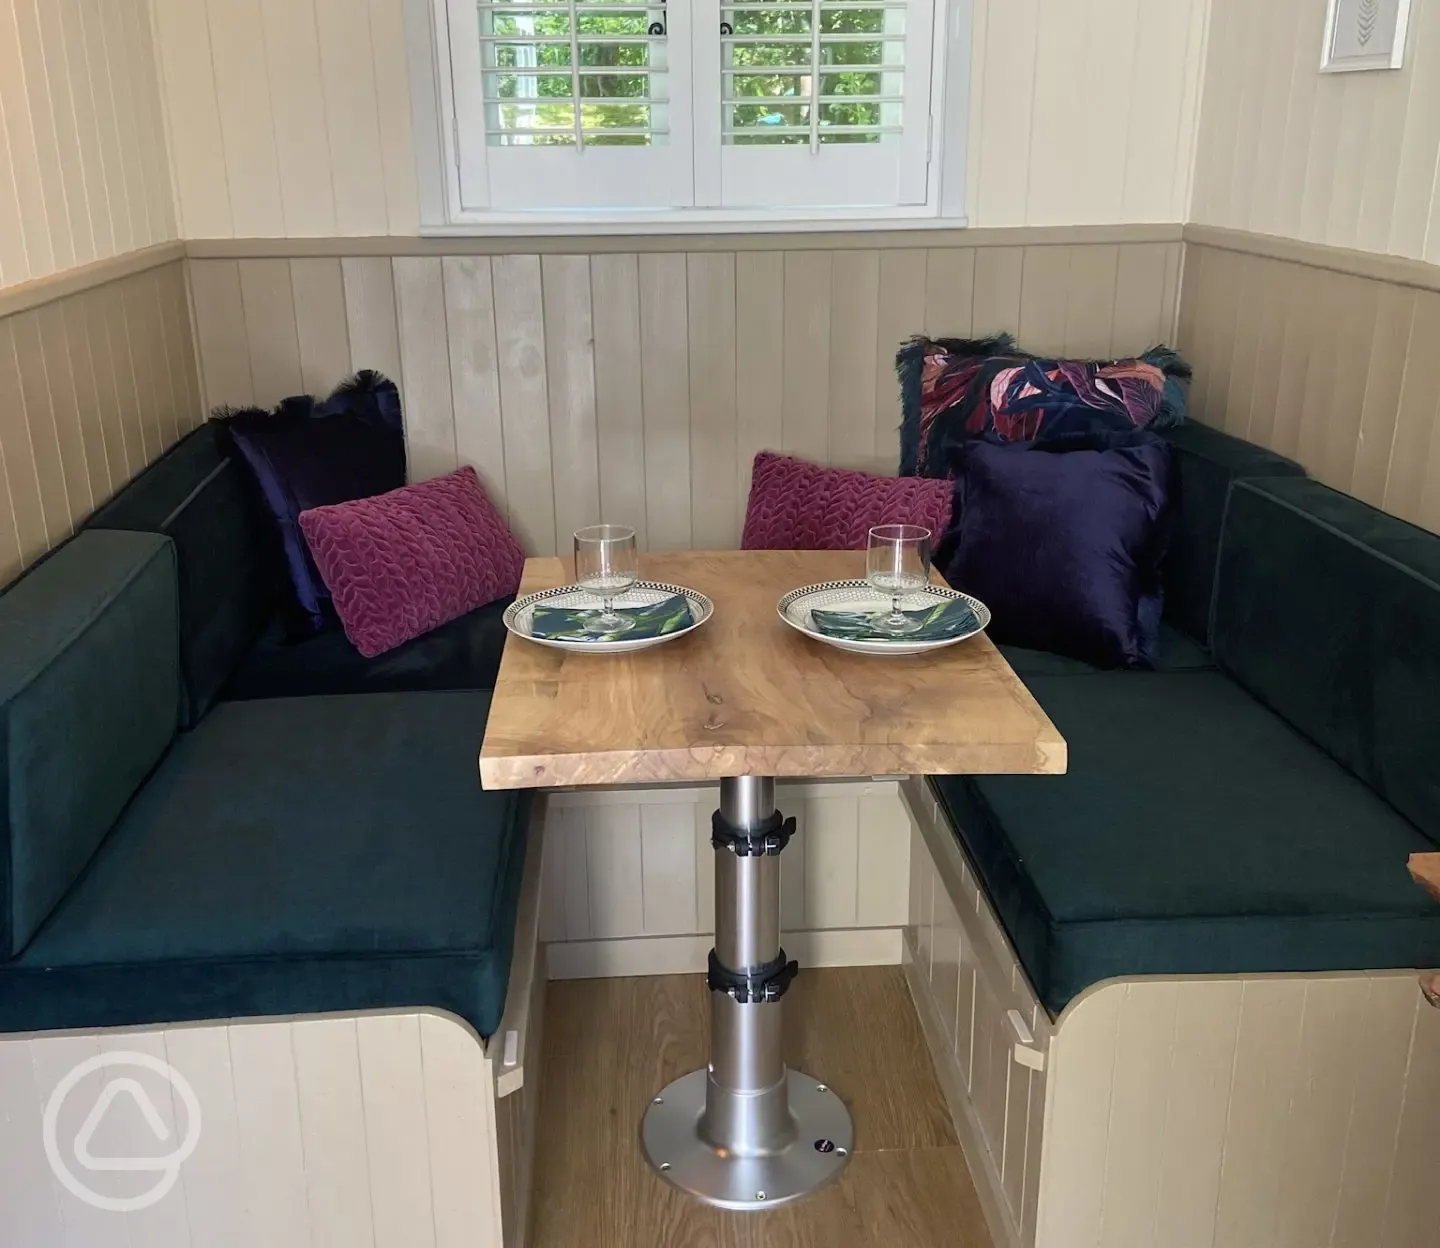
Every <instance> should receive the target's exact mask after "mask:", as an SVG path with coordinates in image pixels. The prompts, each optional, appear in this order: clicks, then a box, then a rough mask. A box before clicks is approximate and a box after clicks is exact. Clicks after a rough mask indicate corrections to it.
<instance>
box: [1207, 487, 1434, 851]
mask: <svg viewBox="0 0 1440 1248" xmlns="http://www.w3.org/2000/svg"><path fill="white" fill-rule="evenodd" d="M1215 657H1216V659H1217V661H1218V662H1219V663H1220V665H1221V667H1223V668H1224V669H1225V670H1227V671H1229V672H1230V673H1232V674H1233V675H1234V676H1235V678H1236V679H1237V680H1239V681H1240V682H1241V683H1242V684H1244V685H1245V687H1246V688H1248V689H1249V690H1250V691H1251V692H1253V693H1254V694H1256V695H1257V696H1258V697H1259V698H1261V699H1262V700H1263V701H1264V702H1265V703H1266V704H1267V705H1269V706H1271V707H1273V708H1274V709H1275V710H1276V711H1278V712H1279V713H1280V714H1281V715H1283V716H1284V717H1285V718H1286V719H1287V720H1288V721H1289V722H1290V723H1291V724H1293V725H1294V726H1295V727H1296V728H1298V729H1299V730H1300V731H1301V732H1303V733H1304V734H1305V735H1306V736H1308V737H1309V738H1310V739H1311V740H1313V741H1315V742H1317V743H1318V744H1319V745H1320V746H1321V747H1322V748H1324V749H1325V750H1326V751H1327V752H1328V753H1329V754H1331V755H1332V756H1333V757H1334V758H1336V759H1338V760H1339V761H1340V762H1342V763H1343V764H1344V765H1345V766H1346V767H1348V768H1349V769H1350V770H1351V771H1353V772H1354V773H1355V774H1356V775H1357V776H1359V777H1360V778H1361V779H1363V780H1364V781H1365V782H1366V783H1367V784H1369V785H1370V786H1371V787H1372V788H1374V789H1375V790H1376V791H1377V792H1378V793H1380V794H1381V795H1382V796H1384V797H1385V798H1387V799H1388V800H1389V801H1390V802H1391V803H1393V804H1394V805H1395V807H1396V808H1397V809H1398V810H1400V811H1401V812H1402V813H1403V814H1405V815H1407V816H1408V817H1409V818H1410V819H1412V820H1414V821H1415V823H1417V824H1418V825H1419V826H1420V827H1421V828H1423V829H1424V830H1425V831H1426V832H1428V833H1429V834H1430V835H1431V836H1435V837H1437V838H1440V537H1437V536H1436V535H1435V534H1433V533H1427V532H1425V531H1424V530H1423V529H1417V528H1416V527H1415V526H1414V525H1410V524H1406V523H1405V522H1404V521H1403V520H1397V519H1396V518H1395V517H1394V516H1389V515H1386V514H1385V513H1384V512H1380V511H1376V510H1375V508H1373V507H1369V506H1367V505H1366V504H1365V503H1362V502H1360V501H1359V500H1357V499H1354V498H1351V497H1350V496H1349V495H1346V494H1340V493H1338V492H1336V491H1335V490H1332V489H1329V488H1328V487H1326V486H1323V485H1321V484H1320V483H1319V482H1318V481H1311V480H1309V479H1308V478H1286V479H1274V480H1259V481H1243V482H1239V483H1238V484H1237V485H1236V486H1235V489H1234V490H1233V491H1232V493H1231V496H1230V509H1229V512H1228V514H1227V516H1226V519H1225V536H1224V541H1223V543H1222V546H1221V552H1220V569H1219V573H1218V575H1217V578H1216V589H1215Z"/></svg>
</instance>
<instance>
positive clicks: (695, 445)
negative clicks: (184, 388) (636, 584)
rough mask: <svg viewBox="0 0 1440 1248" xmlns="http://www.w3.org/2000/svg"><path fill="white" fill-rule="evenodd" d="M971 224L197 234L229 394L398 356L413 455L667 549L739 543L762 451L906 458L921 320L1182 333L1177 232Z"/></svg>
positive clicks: (275, 391) (210, 383) (1077, 332)
mask: <svg viewBox="0 0 1440 1248" xmlns="http://www.w3.org/2000/svg"><path fill="white" fill-rule="evenodd" d="M1121 232H1122V233H1124V234H1126V235H1129V236H1134V235H1137V234H1138V235H1140V236H1141V237H1143V236H1144V235H1145V234H1146V233H1151V234H1154V235H1156V236H1157V237H1162V238H1163V237H1164V235H1165V234H1166V233H1170V232H1171V231H1168V230H1166V229H1164V228H1163V227H1162V228H1159V229H1154V228H1150V227H1128V228H1127V229H1125V230H1123V231H1121ZM1032 237H1033V235H1032ZM966 239H967V236H966V235H965V234H964V232H962V231H949V232H946V233H945V234H944V235H943V236H942V237H941V238H932V239H930V240H923V239H922V238H918V237H914V236H911V235H909V234H884V235H872V236H869V237H868V238H856V237H855V236H829V235H822V236H812V237H809V238H806V239H804V240H799V239H797V240H795V245H794V246H793V247H792V246H790V245H789V244H790V241H791V240H790V239H788V238H787V239H785V240H778V239H776V238H774V237H770V238H768V239H767V238H763V237H762V238H750V239H735V240H734V242H735V243H736V244H742V243H743V244H744V245H745V246H747V247H749V248H751V250H728V249H726V250H717V249H716V247H717V245H724V246H726V247H727V248H728V245H729V244H730V243H731V240H730V239H728V238H725V239H715V238H709V239H695V240H685V241H687V242H688V244H689V246H690V247H691V248H692V249H691V250H688V251H663V252H661V251H655V250H653V245H654V240H643V241H645V242H646V243H648V244H650V245H651V247H652V249H651V250H645V251H640V252H639V253H638V254H637V253H636V252H635V251H615V250H613V247H614V246H615V245H619V246H635V245H636V243H635V242H628V241H626V240H606V239H580V240H565V241H563V242H561V243H557V244H555V245H554V246H555V248H557V250H555V251H552V252H551V253H550V254H496V255H447V256H436V255H404V254H399V255H395V256H384V255H354V256H338V257H337V256H317V257H303V258H302V257H297V258H293V259H289V260H287V259H284V258H279V257H276V258H257V259H248V258H247V259H241V260H233V259H200V258H196V259H192V260H191V261H190V274H191V282H192V289H193V293H194V301H195V320H196V330H197V338H198V344H199V351H200V360H201V365H202V372H203V375H204V383H205V393H206V399H207V402H208V403H209V404H210V405H211V406H212V407H213V406H215V405H218V404H245V403H260V404H262V405H267V406H268V405H270V404H273V403H275V402H276V401H277V400H279V399H280V398H282V397H284V396H285V395H289V394H296V393H300V392H301V391H302V390H304V391H311V392H320V393H323V392H325V391H327V390H328V389H329V388H330V387H331V386H332V385H334V383H335V382H336V381H337V380H339V379H340V378H341V377H342V376H344V375H345V374H346V373H348V372H349V371H350V370H351V369H352V368H377V369H379V370H381V371H382V372H384V373H386V374H387V375H389V376H391V377H393V378H395V380H396V381H397V382H399V384H400V386H401V390H402V393H403V394H404V396H405V418H406V439H407V443H408V447H409V455H410V472H411V475H412V476H413V477H414V478H416V479H423V478H427V477H431V476H435V475H437V474H438V473H443V472H449V471H453V470H454V469H455V468H456V467H457V465H459V464H473V465H474V466H475V468H476V470H477V471H478V472H479V473H480V475H481V478H482V479H483V480H484V482H485V485H486V488H487V490H489V491H490V493H491V496H492V497H494V498H495V499H497V501H499V502H500V504H501V505H502V506H504V507H505V508H506V509H507V514H508V519H509V521H510V524H511V525H512V527H513V528H514V529H515V531H516V533H517V534H518V535H519V537H520V539H521V541H522V543H523V544H524V546H525V548H526V550H527V552H529V553H530V554H552V553H554V552H555V551H556V550H557V549H558V548H565V549H568V541H569V535H570V534H571V533H572V532H573V531H574V530H575V529H577V528H579V527H581V526H582V525H586V524H593V523H596V522H597V521H600V520H608V521H612V522H616V523H624V524H633V525H634V526H635V528H636V530H637V532H638V533H639V536H640V540H641V541H642V543H644V544H645V545H646V546H648V547H649V548H651V549H681V550H683V549H702V550H703V549H711V550H714V549H733V548H734V547H736V546H738V545H739V544H740V533H741V527H742V523H743V519H744V514H745V502H746V498H747V496H748V494H749V490H750V464H751V461H752V460H753V458H754V456H755V453H756V452H757V451H760V450H767V449H768V450H778V451H784V452H786V453H789V454H794V455H799V456H802V457H804V458H806V459H810V460H812V461H817V462H820V463H830V464H835V465H838V466H843V467H847V468H864V469H870V470H872V471H878V472H884V473H889V472H893V471H895V466H896V462H897V460H898V458H899V432H898V430H899V424H900V403H899V383H898V382H897V380H896V378H895V350H896V348H897V347H898V346H899V345H900V344H901V343H902V342H903V341H904V340H905V339H906V338H907V337H909V336H910V335H911V334H914V333H916V332H920V331H925V332H929V333H931V334H936V335H958V336H965V335H968V334H970V333H972V332H975V333H986V332H994V331H996V330H1001V329H1008V330H1011V331H1015V330H1018V332H1019V334H1020V336H1021V340H1022V341H1023V342H1025V343H1026V344H1027V345H1031V346H1033V347H1034V349H1036V350H1042V351H1043V350H1054V351H1066V352H1069V353H1070V354H1085V355H1088V354H1100V355H1104V354H1110V353H1113V354H1121V355H1123V354H1127V353H1131V354H1133V353H1137V352H1140V351H1143V350H1144V349H1145V348H1147V347H1150V346H1153V345H1154V344H1155V343H1156V342H1160V341H1164V340H1167V339H1169V338H1171V337H1173V334H1174V328H1175V307H1176V300H1177V297H1178V292H1179V278H1180V244H1179V243H1178V242H1173V241H1134V242H1128V241H1127V242H1121V243H1111V242H1096V243H1086V244H1079V245H1074V246H1070V245H1061V244H1046V245H1031V246H998V247H997V246H967V245H965V243H966ZM535 241H536V242H537V243H538V242H539V241H541V240H535ZM636 241H639V240H636ZM681 241H682V240H676V242H677V243H679V242H681ZM782 241H783V243H784V249H783V250H780V249H778V248H777V246H776V244H777V243H780V242H782ZM921 241H929V242H930V244H931V245H930V246H929V247H921V246H915V245H912V242H914V243H918V242H921ZM942 241H943V242H944V243H946V244H949V245H943V246H942V245H941V243H942ZM872 242H873V243H874V244H875V245H874V246H858V247H857V246H856V245H855V244H857V243H872ZM836 243H839V244H841V245H840V246H839V247H835V248H834V249H832V245H833V244H836ZM341 245H342V246H343V244H341ZM387 246H388V245H387ZM506 246H509V244H505V243H501V244H497V250H503V249H504V248H505V247H506ZM561 247H564V248H568V249H574V250H571V251H568V252H565V253H561V252H560V251H559V250H558V248H561ZM580 249H584V250H580Z"/></svg>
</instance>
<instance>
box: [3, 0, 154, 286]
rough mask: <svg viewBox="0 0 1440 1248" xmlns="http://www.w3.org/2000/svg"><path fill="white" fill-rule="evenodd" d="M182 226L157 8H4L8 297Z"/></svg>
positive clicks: (131, 0) (39, 0) (66, 1)
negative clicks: (153, 21) (158, 53)
mask: <svg viewBox="0 0 1440 1248" xmlns="http://www.w3.org/2000/svg"><path fill="white" fill-rule="evenodd" d="M175 225H176V223H175V210H174V203H173V196H172V194H171V190H170V169H169V161H168V158H167V155H166V144H165V124H164V120H163V114H162V106H161V99H160V81H159V75H158V73H157V69H156V62H155V42H154V38H153V35H152V32H151V26H150V9H149V5H148V3H147V0H0V287H5V286H13V285H16V284H17V283H19V282H24V281H31V280H34V279H36V278H41V277H46V276H48V275H49V274H51V273H57V272H60V271H62V270H65V269H70V268H75V267H77V266H79V265H85V264H90V263H92V262H94V261H96V260H105V259H108V258H109V257H111V256H118V255H121V254H123V253H125V252H127V251H134V250H137V249H139V248H141V247H148V246H150V245H152V244H154V243H162V242H168V241H169V240H171V239H174V238H177V237H178V234H177V233H176V228H175Z"/></svg>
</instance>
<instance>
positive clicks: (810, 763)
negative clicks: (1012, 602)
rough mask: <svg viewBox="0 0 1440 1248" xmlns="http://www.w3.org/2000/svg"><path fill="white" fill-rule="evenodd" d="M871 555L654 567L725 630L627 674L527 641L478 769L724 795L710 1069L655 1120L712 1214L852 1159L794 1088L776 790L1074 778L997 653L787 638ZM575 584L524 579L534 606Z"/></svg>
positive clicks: (805, 554)
mask: <svg viewBox="0 0 1440 1248" xmlns="http://www.w3.org/2000/svg"><path fill="white" fill-rule="evenodd" d="M864 565H865V558H864V555H863V553H855V552H828V551H725V552H718V553H712V552H704V553H694V552H686V553H667V554H652V555H648V556H645V557H643V558H642V560H641V569H640V571H641V576H642V577H644V578H645V579H647V580H655V581H667V582H670V583H672V584H679V585H685V586H688V587H690V588H693V589H698V590H700V591H701V592H702V593H704V594H707V595H708V596H709V597H710V598H711V600H712V601H713V602H714V603H715V614H714V617H713V618H712V619H711V620H710V621H709V623H707V624H706V625H705V626H704V627H703V628H700V629H697V630H696V631H695V632H694V633H692V634H690V635H689V636H687V637H684V638H682V639H679V640H677V641H674V642H669V643H666V644H664V645H661V646H656V647H654V648H652V649H649V650H642V651H638V652H635V653H632V654H627V655H598V654H597V655H586V654H572V653H567V652H564V651H559V650H554V649H551V648H548V647H545V646H539V645H535V644H533V643H530V642H526V641H524V640H521V639H518V638H515V637H513V636H512V637H510V638H507V640H506V645H505V655H504V659H503V661H502V662H501V665H500V675H499V677H498V679H497V682H496V686H495V694H494V699H493V701H492V703H491V707H490V719H489V724H488V726H487V728H486V732H485V741H484V744H483V746H482V748H481V751H480V776H481V781H482V783H483V785H484V787H485V788H486V789H506V788H552V787H557V786H576V785H578V786H583V785H624V784H636V785H655V784H667V783H673V782H694V781H697V780H718V781H719V782H720V809H719V810H718V811H716V812H715V818H714V824H713V828H714V835H713V837H712V843H713V845H714V847H715V947H714V948H713V949H712V950H711V952H710V973H709V981H710V988H711V993H710V1002H711V1018H712V1024H713V1026H712V1041H711V1057H710V1062H709V1065H708V1067H707V1068H706V1069H704V1070H697V1071H693V1072H692V1073H690V1074H688V1075H685V1076H683V1077H682V1078H680V1079H678V1080H676V1081H675V1082H674V1083H672V1084H670V1085H669V1086H668V1087H665V1088H663V1089H661V1090H660V1091H659V1094H658V1095H657V1096H656V1097H655V1099H654V1102H653V1103H652V1104H651V1105H650V1107H649V1108H648V1110H647V1111H646V1113H645V1118H644V1122H643V1125H642V1132H641V1136H642V1142H643V1145H644V1148H645V1151H646V1154H647V1156H648V1158H649V1160H650V1164H651V1165H652V1166H654V1167H655V1169H656V1170H657V1171H659V1172H660V1173H661V1175H662V1176H663V1177H664V1178H666V1179H667V1180H669V1181H670V1182H671V1183H674V1184H675V1185H676V1186H677V1187H680V1188H682V1189H683V1190H685V1191H687V1192H690V1193H691V1194H693V1195H694V1196H697V1197H699V1198H700V1199H702V1200H705V1201H708V1202H710V1203H712V1204H716V1205H721V1206H723V1207H725V1208H731V1209H753V1208H762V1207H768V1206H771V1205H776V1204H781V1203H784V1202H786V1201H790V1200H795V1199H798V1198H799V1197H801V1196H803V1195H805V1194H807V1193H808V1192H811V1191H814V1190H815V1189H816V1188H818V1187H820V1186H821V1185H822V1184H824V1183H826V1182H828V1181H829V1180H830V1179H832V1178H834V1177H835V1176H836V1175H837V1174H838V1173H839V1172H840V1170H841V1169H842V1168H843V1167H844V1165H845V1162H846V1159H847V1158H848V1156H849V1153H850V1150H851V1147H852V1142H853V1141H852V1131H851V1124H850V1115H849V1113H848V1111H847V1110H846V1109H845V1106H844V1103H843V1102H842V1101H841V1099H840V1097H839V1095H837V1093H836V1092H835V1091H833V1090H831V1089H829V1088H827V1087H825V1086H824V1085H822V1084H818V1083H816V1081H815V1080H814V1079H811V1078H809V1077H808V1076H806V1075H803V1074H801V1073H799V1072H798V1071H787V1070H786V1068H785V1063H784V1059H783V1057H782V1055H781V1046H780V1019H781V1008H782V1006H781V1001H782V998H783V997H784V995H785V989H786V988H787V986H788V985H789V983H790V980H791V979H792V978H793V976H794V974H795V972H796V969H797V968H796V964H795V963H794V962H790V961H788V960H787V959H786V956H785V952H784V950H783V949H781V947H780V859H779V855H780V853H781V852H782V851H783V850H784V848H785V845H786V842H787V841H788V840H789V838H790V835H791V832H792V830H793V828H794V820H793V819H791V820H787V819H785V818H784V817H783V816H782V815H781V813H780V812H779V811H777V810H776V809H775V779H776V777H811V778H814V777H826V776H881V775H911V774H917V773H919V774H953V773H987V774H997V773H1031V772H1034V773H1041V772H1049V773H1054V772H1063V771H1064V770H1065V761H1066V753H1065V742H1064V741H1063V740H1062V738H1061V737H1060V734H1059V733H1058V732H1057V731H1056V730H1055V727H1054V725H1052V724H1051V723H1050V721H1049V719H1048V718H1047V717H1046V715H1045V713H1044V712H1043V711H1042V710H1041V709H1040V707H1039V706H1038V705H1037V704H1036V703H1035V701H1034V699H1033V698H1031V696H1030V694H1029V692H1028V691H1027V690H1026V689H1025V686H1024V685H1022V684H1021V683H1020V681H1019V679H1017V677H1016V676H1015V674H1014V673H1013V672H1012V671H1011V670H1010V668H1009V666H1008V665H1007V664H1006V662H1005V660H1004V659H1003V658H1002V657H1001V656H1000V654H999V653H998V652H997V651H996V649H995V647H994V646H993V645H991V643H990V641H989V639H988V638H986V637H983V636H981V637H976V638H973V639H971V640H969V641H965V642H962V643H960V644H958V645H955V646H950V647H948V648H946V649H943V650H940V651H937V652H935V653H934V654H931V655H924V656H918V657H909V658H901V657H895V658H873V657H869V656H862V655H852V654H847V653H845V652H843V651H841V650H838V649H836V648H834V647H832V646H826V645H822V644H819V643H817V642H814V641H811V640H809V639H808V638H805V637H803V636H801V635H800V634H799V633H797V632H795V631H794V630H793V629H791V628H788V627H787V626H786V625H785V624H783V623H782V622H781V621H780V619H779V617H778V616H777V614H776V610H775V604H776V601H777V600H778V599H779V598H780V596H781V594H783V593H784V592H785V591H786V590H790V589H794V588H795V587H796V586H799V585H809V584H815V583H818V582H821V581H830V580H842V579H848V578H852V577H861V576H863V575H864ZM570 580H571V568H570V566H569V561H568V560H561V559H553V558H551V559H531V560H528V561H527V562H526V565H525V575H524V580H523V582H522V584H521V586H520V592H521V593H522V594H526V593H531V592H534V591H535V590H539V589H548V588H551V587H553V586H557V585H564V584H567V583H569V582H570Z"/></svg>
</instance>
